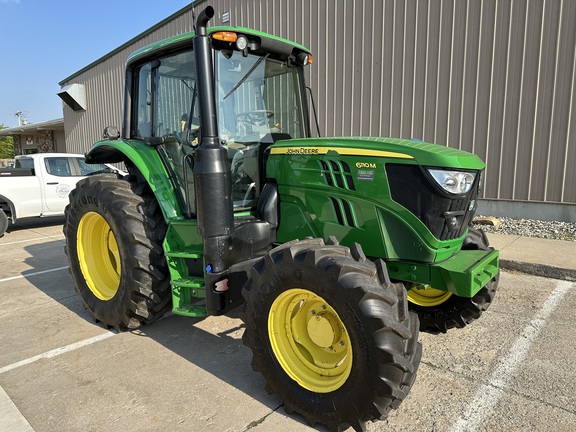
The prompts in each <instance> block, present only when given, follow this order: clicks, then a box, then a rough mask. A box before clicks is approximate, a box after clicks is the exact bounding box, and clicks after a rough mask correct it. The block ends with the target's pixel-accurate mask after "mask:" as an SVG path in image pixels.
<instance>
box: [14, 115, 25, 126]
mask: <svg viewBox="0 0 576 432" xmlns="http://www.w3.org/2000/svg"><path fill="white" fill-rule="evenodd" d="M14 115H15V116H16V117H18V126H25V125H27V124H28V120H26V114H24V113H23V112H22V111H16V113H15V114H14Z"/></svg>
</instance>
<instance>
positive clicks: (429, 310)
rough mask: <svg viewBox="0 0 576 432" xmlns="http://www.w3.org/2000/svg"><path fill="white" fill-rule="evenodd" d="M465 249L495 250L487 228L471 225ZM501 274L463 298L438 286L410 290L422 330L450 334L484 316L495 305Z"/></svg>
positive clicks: (463, 246) (414, 310)
mask: <svg viewBox="0 0 576 432" xmlns="http://www.w3.org/2000/svg"><path fill="white" fill-rule="evenodd" d="M462 249H464V250H485V251H487V250H491V249H492V248H491V247H490V246H489V243H488V237H486V234H485V233H484V231H482V230H479V229H475V228H471V227H470V228H469V229H468V234H467V235H466V237H465V238H464V243H463V245H462ZM499 279H500V273H498V274H497V275H496V276H495V277H494V278H492V280H490V282H488V283H487V284H486V285H485V286H484V287H482V288H481V289H480V291H478V292H477V293H476V295H474V296H473V297H472V298H468V297H459V296H457V295H456V294H452V293H451V292H448V291H440V290H436V289H434V288H427V289H423V290H420V289H417V288H412V289H410V290H409V291H408V300H409V301H410V310H412V311H413V312H416V313H417V314H418V316H419V317H420V330H422V331H425V330H428V331H430V330H431V331H440V332H442V333H446V332H447V331H448V330H449V329H451V328H463V327H465V326H466V325H468V324H470V323H471V322H472V321H474V320H476V319H478V318H480V316H481V315H482V313H483V312H485V311H486V310H487V309H488V307H490V305H491V304H492V300H494V296H495V295H496V289H497V288H498V281H499Z"/></svg>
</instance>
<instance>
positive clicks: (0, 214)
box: [0, 209, 8, 237]
mask: <svg viewBox="0 0 576 432" xmlns="http://www.w3.org/2000/svg"><path fill="white" fill-rule="evenodd" d="M7 229H8V216H6V213H4V210H2V209H0V237H2V236H3V235H4V233H5V232H6V230H7Z"/></svg>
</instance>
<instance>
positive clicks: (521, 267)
mask: <svg viewBox="0 0 576 432" xmlns="http://www.w3.org/2000/svg"><path fill="white" fill-rule="evenodd" d="M500 268H501V269H504V270H514V271H518V272H521V273H527V274H531V275H534V276H541V277H546V278H552V279H560V280H567V281H572V282H573V281H576V270H574V269H565V268H559V267H554V266H550V265H546V264H536V263H528V262H522V261H513V260H507V259H500Z"/></svg>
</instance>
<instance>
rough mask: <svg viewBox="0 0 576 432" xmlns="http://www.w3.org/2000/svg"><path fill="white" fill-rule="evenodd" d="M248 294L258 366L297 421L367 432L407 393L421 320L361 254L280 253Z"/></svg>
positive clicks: (328, 248) (312, 249)
mask: <svg viewBox="0 0 576 432" xmlns="http://www.w3.org/2000/svg"><path fill="white" fill-rule="evenodd" d="M243 295H244V298H245V300H246V315H245V322H246V331H245V333H244V337H243V341H244V344H245V345H246V346H248V347H249V348H250V349H251V350H252V354H253V358H252V367H253V368H254V370H257V371H260V372H261V373H262V374H263V375H264V377H265V379H266V381H267V383H268V384H267V390H268V392H269V393H274V394H277V395H278V396H279V397H280V398H281V399H282V400H283V402H284V408H285V410H286V411H287V412H288V413H292V412H297V413H300V414H302V415H303V416H304V417H305V419H306V421H307V422H308V423H309V424H310V425H312V426H314V425H315V424H316V423H317V422H318V423H323V424H325V425H327V426H328V427H329V428H330V429H331V430H334V431H339V430H343V429H345V428H348V427H349V426H352V427H353V428H354V429H355V430H357V431H363V430H365V429H364V425H365V422H367V421H370V420H375V419H382V418H384V417H385V416H386V415H387V414H388V412H389V411H390V410H391V409H394V408H397V407H398V405H399V404H400V402H402V400H403V399H404V398H405V397H406V395H407V394H408V392H409V390H410V388H411V386H412V383H413V382H414V379H415V377H416V371H417V369H418V366H419V363H420V358H421V354H422V353H421V350H422V347H421V345H420V344H419V343H418V317H417V316H416V315H415V314H411V313H410V312H408V305H407V301H406V293H405V288H404V286H403V285H402V284H392V283H390V281H389V279H388V276H387V273H386V267H385V265H384V263H383V262H382V261H378V262H376V263H372V262H370V261H368V260H366V257H365V256H364V254H363V253H362V250H361V249H360V247H359V246H358V245H356V246H355V247H353V248H352V250H351V249H349V248H347V247H342V246H339V245H338V244H337V243H336V242H335V241H333V240H332V241H331V244H327V245H325V244H324V242H323V241H322V240H319V239H314V240H304V241H293V242H290V243H286V244H284V245H282V246H279V247H277V248H275V249H273V250H272V251H270V252H269V253H268V255H266V256H265V257H264V258H263V259H262V260H261V261H259V262H258V263H257V264H256V265H255V266H254V268H253V269H252V271H251V274H250V279H249V280H248V282H247V283H246V285H245V287H244V289H243Z"/></svg>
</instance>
